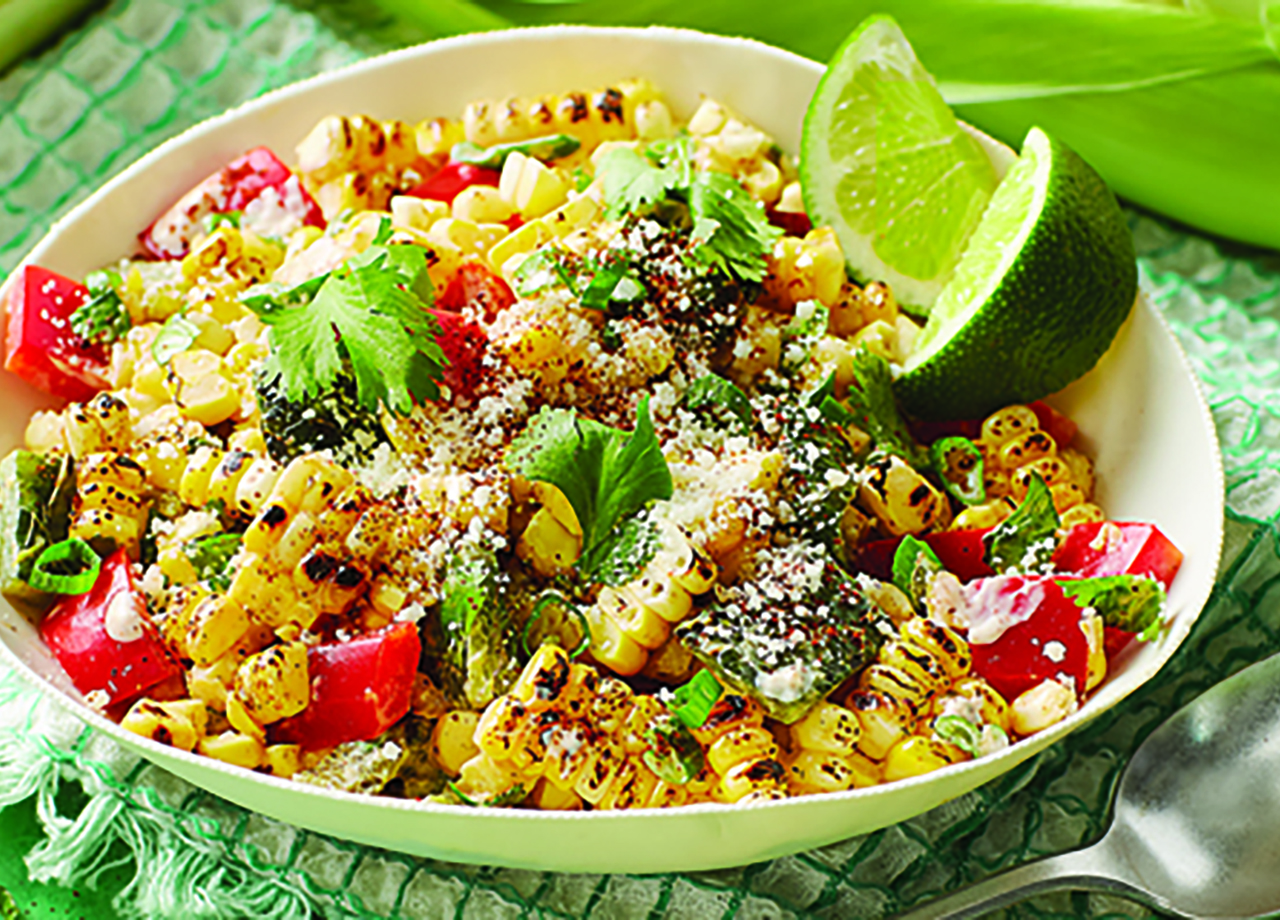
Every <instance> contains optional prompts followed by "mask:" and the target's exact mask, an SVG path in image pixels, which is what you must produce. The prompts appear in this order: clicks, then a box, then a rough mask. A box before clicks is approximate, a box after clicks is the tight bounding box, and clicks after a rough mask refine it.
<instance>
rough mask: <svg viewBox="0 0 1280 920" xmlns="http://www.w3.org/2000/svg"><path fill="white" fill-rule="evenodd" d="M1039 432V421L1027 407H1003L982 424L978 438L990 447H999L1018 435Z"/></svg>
mask: <svg viewBox="0 0 1280 920" xmlns="http://www.w3.org/2000/svg"><path fill="white" fill-rule="evenodd" d="M1039 430H1040V420H1039V419H1038V418H1037V417H1036V414H1035V412H1034V411H1033V410H1032V409H1030V408H1028V407H1027V406H1005V407H1004V408H1003V409H998V410H996V411H995V412H993V413H991V414H990V415H988V416H987V417H986V418H985V419H984V420H983V422H982V433H981V435H980V437H981V438H982V440H983V441H985V442H986V443H987V444H990V445H991V446H992V447H999V446H1001V445H1003V444H1005V443H1006V442H1008V441H1011V440H1012V439H1014V438H1016V437H1019V436H1020V435H1024V434H1028V433H1030V432H1032V431H1039Z"/></svg>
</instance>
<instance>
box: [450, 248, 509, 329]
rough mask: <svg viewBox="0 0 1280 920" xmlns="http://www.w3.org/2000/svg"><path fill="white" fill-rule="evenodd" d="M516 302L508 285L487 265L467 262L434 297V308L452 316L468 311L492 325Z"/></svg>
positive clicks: (475, 261) (473, 261) (474, 261)
mask: <svg viewBox="0 0 1280 920" xmlns="http://www.w3.org/2000/svg"><path fill="white" fill-rule="evenodd" d="M515 302H516V295H515V293H514V292H513V291H512V290H511V287H510V285H508V284H507V282H506V281H504V280H503V279H502V276H501V275H499V274H497V273H495V272H494V270H493V269H491V268H490V267H489V266H488V265H485V264H484V263H483V262H480V261H477V260H474V259H472V260H468V261H466V262H463V263H462V265H460V266H459V267H458V270H457V272H455V273H454V275H453V277H452V278H451V279H449V283H448V284H447V285H445V289H444V290H443V291H442V292H441V293H440V296H439V297H437V298H436V306H437V307H439V308H440V309H442V310H448V311H450V312H452V313H463V312H470V313H472V315H475V316H483V317H484V321H485V322H486V323H491V322H493V321H494V320H495V319H496V318H497V316H498V314H499V313H501V312H503V311H504V310H506V309H507V308H508V307H510V306H511V305H512V304H514V303H515Z"/></svg>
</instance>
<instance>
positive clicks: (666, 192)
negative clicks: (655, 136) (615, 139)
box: [596, 137, 782, 281]
mask: <svg viewBox="0 0 1280 920" xmlns="http://www.w3.org/2000/svg"><path fill="white" fill-rule="evenodd" d="M596 172H597V175H598V176H599V177H600V180H601V182H602V183H603V185H604V197H605V204H606V215H607V216H608V217H610V218H612V219H615V220H616V219H619V218H622V217H624V216H626V215H627V214H649V213H653V212H654V211H655V210H656V209H658V208H660V207H661V206H663V205H664V204H665V203H667V202H669V201H674V202H675V203H677V204H683V205H684V206H686V207H687V208H688V215H689V219H690V220H691V222H692V233H691V239H692V241H693V243H694V249H693V257H694V259H695V260H696V261H697V262H699V263H701V264H702V265H703V266H705V267H707V268H711V269H719V270H720V271H722V272H724V273H725V274H726V275H729V276H730V277H733V278H737V279H739V280H742V281H759V280H761V279H762V278H763V277H764V274H765V258H764V257H765V255H766V254H767V253H768V252H770V251H771V250H772V248H773V244H774V242H775V241H777V239H778V238H779V237H780V236H781V235H782V231H781V230H780V229H778V228H777V227H775V226H773V225H772V224H770V223H769V219H768V217H767V216H765V213H764V208H763V207H762V206H761V205H760V203H759V202H757V201H756V200H755V199H754V198H752V197H751V195H750V194H749V193H748V192H747V190H746V189H744V188H743V187H742V185H741V184H740V183H739V182H738V181H737V180H736V179H734V178H733V177H732V176H729V175H726V174H725V173H720V172H714V171H709V170H697V169H695V168H694V166H693V142H692V141H691V140H690V139H689V138H688V137H678V138H674V139H673V140H669V141H662V142H658V143H655V144H653V145H652V146H651V147H650V148H649V151H648V155H647V156H641V155H640V154H638V153H636V152H635V151H634V150H631V149H630V148H625V147H623V148H618V149H617V150H611V151H609V152H608V153H607V154H605V156H604V157H603V158H602V159H601V161H600V165H599V167H598V169H597V171H596Z"/></svg>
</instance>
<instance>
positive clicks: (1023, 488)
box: [1009, 456, 1074, 502]
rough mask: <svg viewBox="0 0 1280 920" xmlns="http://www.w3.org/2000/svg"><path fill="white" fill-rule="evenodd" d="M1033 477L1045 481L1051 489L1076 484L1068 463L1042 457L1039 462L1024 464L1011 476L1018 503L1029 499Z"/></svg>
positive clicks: (1054, 457) (1059, 459)
mask: <svg viewBox="0 0 1280 920" xmlns="http://www.w3.org/2000/svg"><path fill="white" fill-rule="evenodd" d="M1033 475H1035V476H1039V477H1040V478H1041V479H1043V480H1044V484H1045V485H1047V486H1049V487H1050V488H1052V487H1053V486H1056V485H1059V484H1066V483H1074V478H1073V477H1072V475H1071V467H1070V466H1069V465H1068V464H1067V461H1065V460H1063V459H1062V458H1061V457H1058V456H1051V457H1041V458H1040V459H1039V460H1032V461H1031V462H1030V463H1024V464H1023V465H1022V466H1020V467H1018V468H1017V469H1016V470H1014V471H1013V473H1012V474H1011V475H1010V477H1009V482H1010V485H1011V486H1012V488H1013V497H1014V499H1015V500H1016V501H1019V502H1020V501H1022V500H1023V499H1024V498H1026V497H1027V489H1028V488H1030V486H1031V477H1032V476H1033Z"/></svg>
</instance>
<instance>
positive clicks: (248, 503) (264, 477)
mask: <svg viewBox="0 0 1280 920" xmlns="http://www.w3.org/2000/svg"><path fill="white" fill-rule="evenodd" d="M236 453H237V451H231V452H229V453H228V454H227V456H228V457H231V456H233V455H234V454H236ZM279 478H280V464H278V463H276V462H275V461H274V460H272V459H271V458H270V457H259V458H257V459H255V460H252V462H250V463H249V466H248V468H247V469H246V470H245V471H244V473H243V474H242V475H241V476H240V478H239V481H238V482H237V483H236V488H235V498H234V500H233V501H232V502H231V503H229V504H228V505H227V507H228V508H229V509H230V508H234V509H235V510H236V511H238V512H240V513H241V514H243V515H245V516H247V517H253V516H254V515H256V514H257V513H258V512H259V511H260V510H261V509H262V504H263V502H265V501H266V500H267V496H268V495H270V494H271V489H272V487H273V486H274V485H275V483H276V480H277V479H279ZM209 491H210V494H211V495H216V494H220V492H221V490H220V489H219V487H218V486H217V485H216V474H215V482H213V483H211V484H210V489H209Z"/></svg>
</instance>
